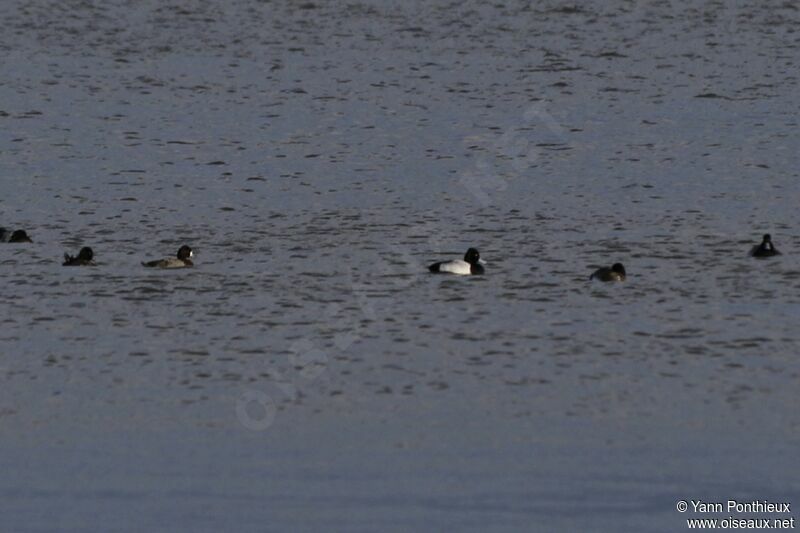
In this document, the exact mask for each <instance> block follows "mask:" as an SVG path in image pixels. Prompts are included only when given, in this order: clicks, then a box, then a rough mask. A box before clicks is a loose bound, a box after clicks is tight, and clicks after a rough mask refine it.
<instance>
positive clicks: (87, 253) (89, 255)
mask: <svg viewBox="0 0 800 533" xmlns="http://www.w3.org/2000/svg"><path fill="white" fill-rule="evenodd" d="M93 258H94V252H93V251H92V249H91V248H89V247H88V246H84V247H83V248H81V251H80V252H78V255H76V256H75V257H73V256H71V255H69V254H64V263H63V266H95V262H94V261H92V259H93Z"/></svg>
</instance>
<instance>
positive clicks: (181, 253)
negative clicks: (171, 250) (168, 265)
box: [178, 244, 194, 261]
mask: <svg viewBox="0 0 800 533" xmlns="http://www.w3.org/2000/svg"><path fill="white" fill-rule="evenodd" d="M193 255H194V253H193V252H192V249H191V248H189V247H188V246H186V245H185V244H184V245H183V246H181V247H180V248H179V249H178V259H181V260H183V261H185V260H186V259H189V258H190V257H192V256H193Z"/></svg>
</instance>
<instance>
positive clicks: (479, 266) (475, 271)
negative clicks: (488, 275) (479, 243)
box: [428, 248, 484, 276]
mask: <svg viewBox="0 0 800 533" xmlns="http://www.w3.org/2000/svg"><path fill="white" fill-rule="evenodd" d="M428 270H429V271H431V272H434V273H447V274H459V275H462V276H468V275H470V274H472V275H479V274H483V272H484V270H483V260H482V259H481V254H480V253H479V252H478V250H476V249H475V248H470V249H469V250H467V253H465V254H464V259H463V260H461V259H455V260H453V261H441V262H439V263H434V264H432V265H431V266H429V267H428Z"/></svg>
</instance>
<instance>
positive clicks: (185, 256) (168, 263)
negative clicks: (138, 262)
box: [142, 245, 194, 268]
mask: <svg viewBox="0 0 800 533" xmlns="http://www.w3.org/2000/svg"><path fill="white" fill-rule="evenodd" d="M190 257H194V253H193V252H192V249H191V248H189V247H188V246H186V245H183V246H181V247H180V249H178V256H177V257H168V258H167V259H156V260H155V261H147V262H146V263H142V264H143V265H144V266H146V267H157V268H184V267H190V266H194V263H192V261H191V259H189V258H190Z"/></svg>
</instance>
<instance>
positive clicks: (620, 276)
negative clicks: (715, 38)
mask: <svg viewBox="0 0 800 533" xmlns="http://www.w3.org/2000/svg"><path fill="white" fill-rule="evenodd" d="M0 242H8V243H23V242H33V240H31V238H30V237H29V236H28V234H27V233H26V232H25V230H21V229H18V230H14V231H8V230H7V229H5V228H0ZM776 255H780V252H779V251H778V250H777V249H776V248H775V245H774V244H772V236H771V235H770V234H769V233H767V234H765V235H764V236H763V237H762V240H761V244H757V245H755V246H753V247H752V249H751V250H750V256H752V257H758V258H764V257H773V256H776ZM192 257H194V252H193V251H192V249H191V248H190V247H188V246H186V245H183V246H181V247H180V248H179V249H178V253H177V254H176V256H175V257H167V258H165V259H156V260H152V261H143V262H142V265H143V266H145V267H148V268H187V267H192V266H194V263H193V262H192V259H191V258H192ZM62 264H63V266H96V263H95V262H94V252H93V251H92V249H91V248H89V247H88V246H84V247H83V248H81V250H80V251H79V252H78V255H76V256H71V255H69V254H64V263H62ZM485 264H486V263H485V262H484V261H483V259H481V254H480V252H478V250H477V249H476V248H469V249H468V250H467V253H465V254H464V259H453V260H450V261H439V262H437V263H433V264H432V265H430V266H429V267H428V271H429V272H433V273H435V274H456V275H460V276H469V275H473V276H474V275H481V274H484V272H485V269H484V267H483V265H485ZM626 275H627V274H626V272H625V267H624V266H623V264H622V263H614V264H613V265H611V266H610V267H602V268H598V269H597V270H595V271H594V272H593V273H592V275H591V276H589V279H590V280H598V281H604V282H608V281H625V277H626Z"/></svg>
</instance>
